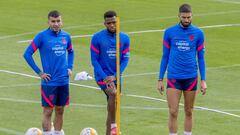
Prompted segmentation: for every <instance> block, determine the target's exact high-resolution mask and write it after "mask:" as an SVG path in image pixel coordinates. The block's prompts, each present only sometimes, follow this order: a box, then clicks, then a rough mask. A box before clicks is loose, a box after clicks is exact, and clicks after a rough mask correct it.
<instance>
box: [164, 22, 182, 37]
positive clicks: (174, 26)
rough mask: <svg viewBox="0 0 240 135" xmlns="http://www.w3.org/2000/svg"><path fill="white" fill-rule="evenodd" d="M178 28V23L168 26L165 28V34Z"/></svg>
mask: <svg viewBox="0 0 240 135" xmlns="http://www.w3.org/2000/svg"><path fill="white" fill-rule="evenodd" d="M178 29H179V24H176V25H173V26H171V27H168V28H167V29H165V35H169V34H171V33H173V32H176V31H177V30H178Z"/></svg>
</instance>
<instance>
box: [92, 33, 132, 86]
mask: <svg viewBox="0 0 240 135" xmlns="http://www.w3.org/2000/svg"><path fill="white" fill-rule="evenodd" d="M129 47H130V40H129V37H128V35H126V34H125V33H122V32H120V74H122V72H123V71H124V69H125V68H126V66H127V64H128V60H129V55H130V52H129V51H130V48H129ZM90 52H91V61H92V65H93V67H94V76H95V79H96V80H97V81H100V80H104V79H105V78H106V77H107V76H110V75H114V76H115V77H116V34H115V33H111V32H109V31H108V30H107V29H104V30H102V31H100V32H97V33H95V34H94V36H93V37H92V41H91V45H90Z"/></svg>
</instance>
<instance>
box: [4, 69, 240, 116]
mask: <svg viewBox="0 0 240 135" xmlns="http://www.w3.org/2000/svg"><path fill="white" fill-rule="evenodd" d="M1 71H3V70H0V72H1ZM7 73H12V74H15V72H7ZM17 75H21V73H18V74H17ZM24 76H26V74H24ZM26 77H31V76H26ZM73 84H74V83H71V85H73ZM75 86H84V87H85V86H86V87H88V88H91V89H96V87H92V86H87V85H78V84H76V85H75ZM98 89H99V88H98ZM126 96H132V97H134V96H135V97H138V98H144V99H151V100H158V101H162V102H167V101H166V100H163V99H158V98H152V97H146V96H138V95H131V94H127V95H126ZM180 105H181V106H183V104H182V103H180ZM194 107H195V108H197V109H203V110H207V111H211V112H216V113H221V114H225V115H230V116H234V117H238V118H240V115H236V114H232V113H228V112H224V111H220V110H216V109H211V108H206V107H201V106H194Z"/></svg>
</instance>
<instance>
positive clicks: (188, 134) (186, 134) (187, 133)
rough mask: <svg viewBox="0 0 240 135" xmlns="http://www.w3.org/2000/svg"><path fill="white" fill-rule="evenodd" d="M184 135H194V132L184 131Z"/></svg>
mask: <svg viewBox="0 0 240 135" xmlns="http://www.w3.org/2000/svg"><path fill="white" fill-rule="evenodd" d="M184 135H192V132H187V131H184Z"/></svg>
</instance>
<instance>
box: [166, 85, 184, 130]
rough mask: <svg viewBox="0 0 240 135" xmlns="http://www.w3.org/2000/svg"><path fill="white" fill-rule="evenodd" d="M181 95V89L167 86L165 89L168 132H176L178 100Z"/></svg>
mask: <svg viewBox="0 0 240 135" xmlns="http://www.w3.org/2000/svg"><path fill="white" fill-rule="evenodd" d="M181 95H182V91H181V90H177V89H172V88H168V89H167V101H168V108H169V121H168V128H169V132H170V133H177V130H178V126H177V118H178V108H179V101H180V98H181Z"/></svg>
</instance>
